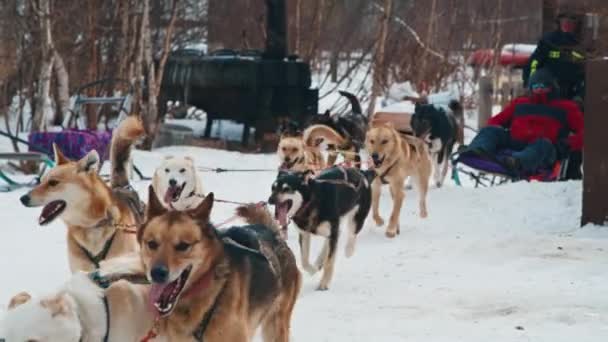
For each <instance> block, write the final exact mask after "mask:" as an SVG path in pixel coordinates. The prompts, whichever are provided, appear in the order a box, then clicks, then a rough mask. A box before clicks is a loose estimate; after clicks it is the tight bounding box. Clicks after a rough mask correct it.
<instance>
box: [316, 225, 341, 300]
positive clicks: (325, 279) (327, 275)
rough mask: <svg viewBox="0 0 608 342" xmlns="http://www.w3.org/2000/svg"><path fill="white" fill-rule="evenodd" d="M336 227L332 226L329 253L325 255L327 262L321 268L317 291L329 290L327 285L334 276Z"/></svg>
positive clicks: (336, 241) (336, 244)
mask: <svg viewBox="0 0 608 342" xmlns="http://www.w3.org/2000/svg"><path fill="white" fill-rule="evenodd" d="M339 228H340V227H339V226H338V225H335V226H334V225H332V234H331V236H330V237H329V252H328V254H327V260H326V261H325V265H324V266H323V276H322V277H321V282H320V283H319V287H318V288H317V290H319V291H326V290H327V289H329V283H330V282H331V279H332V278H333V276H334V266H335V264H336V247H337V246H338V234H339V233H338V232H339Z"/></svg>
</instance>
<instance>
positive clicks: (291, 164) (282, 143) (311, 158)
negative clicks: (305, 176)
mask: <svg viewBox="0 0 608 342" xmlns="http://www.w3.org/2000/svg"><path fill="white" fill-rule="evenodd" d="M277 156H278V157H279V161H280V163H281V164H280V166H279V170H282V171H297V172H305V171H316V170H321V169H323V168H325V159H324V158H323V155H322V154H321V150H320V149H319V147H318V146H309V145H306V144H305V142H304V137H303V135H302V132H300V131H299V130H298V129H297V127H294V125H288V126H287V127H284V128H283V129H282V132H281V137H280V139H279V145H278V147H277Z"/></svg>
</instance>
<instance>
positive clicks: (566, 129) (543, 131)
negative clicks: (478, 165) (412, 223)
mask: <svg viewBox="0 0 608 342" xmlns="http://www.w3.org/2000/svg"><path fill="white" fill-rule="evenodd" d="M528 88H529V91H530V93H529V95H527V96H522V97H519V98H516V99H514V100H513V101H512V102H511V103H509V104H508V105H507V106H506V107H505V108H504V109H503V110H502V111H501V112H500V113H499V114H497V115H496V116H493V117H492V118H490V120H489V121H488V126H487V127H484V128H482V129H481V130H480V131H479V134H478V135H477V136H476V137H475V138H474V139H473V141H472V142H471V144H470V145H469V146H468V147H466V148H465V149H464V150H462V151H461V152H460V155H461V156H464V155H467V154H468V155H475V156H479V157H481V158H489V159H494V160H496V161H497V162H499V163H500V164H502V165H503V166H504V167H505V168H506V169H507V170H509V171H510V173H511V176H513V177H515V178H522V177H525V176H529V175H534V174H536V173H537V172H539V171H540V170H543V169H550V168H551V167H552V166H553V165H554V164H555V163H556V161H558V160H562V159H566V158H567V157H568V156H569V154H570V153H571V152H572V151H581V149H582V146H583V114H582V113H581V111H580V109H579V107H578V106H577V104H576V102H574V101H572V100H566V99H560V98H559V94H560V89H559V86H558V82H557V81H556V79H555V77H554V76H553V75H552V74H551V72H550V71H549V70H547V69H539V70H537V71H536V72H535V73H534V74H533V75H532V76H531V77H530V80H529V87H528ZM503 150H510V151H512V153H508V154H506V155H501V156H500V157H498V156H497V155H498V152H499V151H503Z"/></svg>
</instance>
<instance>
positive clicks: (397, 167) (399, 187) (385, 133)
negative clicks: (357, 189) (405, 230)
mask: <svg viewBox="0 0 608 342" xmlns="http://www.w3.org/2000/svg"><path fill="white" fill-rule="evenodd" d="M365 146H366V149H367V152H368V153H369V155H370V156H371V158H372V161H373V168H374V170H375V171H376V174H377V175H378V176H377V177H376V178H375V179H374V181H373V182H372V210H373V217H374V221H375V222H376V224H377V225H378V226H382V225H384V220H383V219H382V217H380V213H379V210H378V207H379V202H380V190H381V187H382V184H388V185H389V187H390V191H391V197H392V198H393V210H392V212H391V216H390V220H389V223H388V227H387V229H386V236H388V237H395V235H396V234H399V215H400V211H401V205H402V204H403V199H404V197H405V191H404V190H403V186H404V182H405V180H406V178H407V177H408V176H411V177H412V178H413V179H414V181H415V183H416V184H417V186H418V191H419V192H420V193H419V196H420V199H419V207H420V217H422V218H424V217H426V216H427V208H426V195H427V192H428V187H429V178H430V176H431V170H432V164H431V159H430V157H429V153H428V150H427V147H426V145H425V143H424V142H423V141H422V140H420V139H418V138H414V137H409V136H402V135H399V133H398V132H397V131H396V130H395V128H394V127H393V125H392V124H390V123H383V124H376V125H373V126H372V128H371V129H370V130H369V131H368V132H367V135H366V139H365Z"/></svg>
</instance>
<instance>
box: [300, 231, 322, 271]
mask: <svg viewBox="0 0 608 342" xmlns="http://www.w3.org/2000/svg"><path fill="white" fill-rule="evenodd" d="M300 253H301V254H300V256H301V259H302V260H301V262H302V268H303V269H304V270H305V271H306V272H308V273H309V274H310V275H314V274H315V273H317V271H318V269H316V268H314V267H313V266H312V265H311V264H310V233H300Z"/></svg>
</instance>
